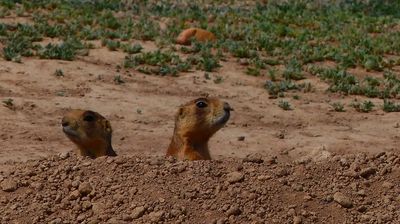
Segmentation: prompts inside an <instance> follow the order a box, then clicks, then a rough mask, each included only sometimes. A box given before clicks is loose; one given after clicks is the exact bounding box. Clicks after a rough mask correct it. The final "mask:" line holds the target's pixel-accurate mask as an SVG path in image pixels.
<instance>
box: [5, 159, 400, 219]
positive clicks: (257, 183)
mask: <svg viewBox="0 0 400 224" xmlns="http://www.w3.org/2000/svg"><path fill="white" fill-rule="evenodd" d="M399 186H400V155H399V154H397V153H392V152H386V153H379V154H375V155H367V154H349V155H340V156H339V155H336V156H332V157H329V158H327V159H326V160H322V161H319V162H315V161H312V160H298V161H293V162H285V161H284V160H283V159H281V158H279V157H278V158H276V157H264V156H261V155H257V154H254V155H250V156H248V157H246V158H245V159H237V158H236V159H231V158H225V159H224V160H212V161H195V162H187V161H183V162H182V161H175V160H174V159H172V158H163V157H124V156H120V157H115V158H110V157H101V158H98V159H95V160H91V159H87V158H81V157H76V156H74V155H71V154H69V153H63V154H60V155H57V156H53V157H50V158H46V159H40V160H32V161H28V162H25V163H16V164H14V165H12V169H10V171H2V172H0V188H1V190H0V214H2V216H1V217H0V219H1V223H53V224H56V223H132V222H134V223H399V221H400V209H399V208H400V187H399Z"/></svg>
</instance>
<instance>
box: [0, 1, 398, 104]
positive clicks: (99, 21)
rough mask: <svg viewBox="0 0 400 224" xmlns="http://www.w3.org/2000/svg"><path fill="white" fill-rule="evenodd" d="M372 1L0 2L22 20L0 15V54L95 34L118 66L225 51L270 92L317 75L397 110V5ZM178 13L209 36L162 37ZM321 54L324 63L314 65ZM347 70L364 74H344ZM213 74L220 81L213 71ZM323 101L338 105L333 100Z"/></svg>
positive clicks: (190, 66) (209, 66) (71, 47)
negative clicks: (186, 41)
mask: <svg viewBox="0 0 400 224" xmlns="http://www.w3.org/2000/svg"><path fill="white" fill-rule="evenodd" d="M374 2H375V1H364V2H362V1H357V3H351V2H349V1H340V3H338V4H332V3H317V2H315V1H307V0H301V1H295V0H289V1H270V2H268V3H267V4H264V3H260V2H254V4H248V5H246V6H245V5H244V3H242V2H235V3H233V4H225V3H226V1H208V0H206V2H204V3H207V4H203V3H198V2H192V3H190V4H189V6H190V7H188V6H187V5H186V4H182V3H179V2H178V3H176V2H173V1H169V0H166V1H161V2H160V1H153V0H150V1H144V2H142V3H141V4H134V5H126V4H127V3H125V2H121V1H115V0H104V1H103V0H102V1H98V2H96V4H89V3H84V2H80V1H47V2H46V1H27V0H21V1H2V2H0V6H1V10H0V17H4V16H6V15H11V14H15V15H17V16H23V17H29V18H32V21H31V22H30V23H17V24H11V23H4V22H3V23H0V42H1V44H2V45H3V46H4V47H3V48H2V56H3V57H4V59H6V60H8V61H13V62H19V63H21V62H23V60H24V57H38V58H42V59H58V60H75V59H76V57H77V56H78V55H80V56H85V55H87V54H88V52H89V51H88V50H89V49H91V48H93V47H96V45H95V44H93V42H89V41H92V40H101V43H102V45H103V47H106V48H108V49H109V50H110V51H119V50H122V51H123V52H124V53H125V54H126V57H125V60H124V61H123V62H122V63H121V66H122V65H123V66H122V67H123V68H125V69H135V70H136V71H138V72H141V73H144V74H155V75H161V76H164V75H171V76H178V75H179V73H182V72H188V71H190V70H202V71H205V72H216V71H218V69H219V67H221V64H222V63H221V62H222V61H227V60H229V58H232V57H233V58H236V61H237V63H241V62H243V61H244V63H242V64H241V65H242V66H243V67H244V70H243V73H245V74H247V75H249V76H257V77H263V76H264V75H265V76H267V77H268V79H269V81H267V82H266V84H265V85H264V87H265V89H266V90H267V91H268V93H269V94H270V97H271V98H277V97H284V96H285V93H286V92H288V91H292V92H297V91H302V92H305V93H307V92H313V91H314V90H315V88H314V86H312V85H311V83H310V82H307V81H305V82H304V81H300V80H303V79H307V78H308V77H309V75H310V74H311V75H314V76H316V77H318V78H319V79H321V80H323V81H325V82H327V83H328V84H329V87H328V91H330V92H334V93H340V94H343V95H361V96H366V97H370V98H381V99H385V101H384V105H383V107H382V108H383V109H384V110H385V111H392V110H397V109H395V108H396V107H395V106H394V105H392V104H391V101H389V99H394V98H396V97H398V95H399V93H400V78H399V74H398V72H396V70H394V69H393V68H394V67H395V66H399V65H400V59H399V58H398V55H399V53H400V44H399V43H400V36H399V35H398V34H397V32H395V30H396V26H397V24H399V22H400V15H399V13H398V12H399V11H400V10H399V9H400V5H399V4H397V3H391V4H389V2H387V1H384V2H382V3H381V4H376V3H374ZM172 3H174V4H173V10H172ZM128 6H129V7H128ZM37 12H45V13H37ZM117 12H118V13H117ZM132 12H133V13H135V15H137V16H136V17H134V18H133V17H132V16H131V14H132ZM383 15H384V16H383ZM210 18H212V22H209V19H210ZM238 18H243V19H238ZM183 21H190V22H191V23H192V25H193V24H197V25H198V26H199V27H201V28H205V29H207V30H209V31H211V32H213V33H214V34H216V36H217V39H218V41H216V42H213V43H201V42H197V41H196V40H193V41H192V44H191V45H190V46H181V47H176V46H174V45H172V44H173V43H174V40H175V38H176V36H177V35H178V33H179V32H180V31H181V30H182V29H183V28H185V27H187V26H188V25H187V24H185V22H183ZM50 38H51V39H50ZM49 39H50V40H51V41H50V42H48V40H49ZM44 40H46V41H45V42H43V41H44ZM135 40H136V43H135V42H134V41H135ZM137 40H139V41H153V42H154V43H155V44H156V46H157V48H158V49H155V50H151V51H148V50H144V49H143V46H142V45H141V44H139V43H137ZM182 54H184V55H185V56H182ZM389 55H391V56H390V57H389ZM393 56H396V57H393ZM326 61H329V62H330V63H331V65H329V66H328V65H327V64H325V63H320V62H326ZM328 64H329V63H328ZM349 68H358V69H361V71H362V72H363V73H365V74H367V75H362V76H359V75H356V74H353V72H350V70H349ZM55 75H56V76H62V72H61V73H57V72H56V73H55ZM205 78H206V79H211V78H210V77H209V75H205ZM213 81H214V83H216V84H218V83H220V82H222V81H223V79H222V78H221V77H220V76H215V77H213ZM116 82H118V83H119V81H116ZM296 98H297V97H296ZM294 99H295V98H294ZM386 99H387V100H386ZM332 107H333V108H334V110H335V111H341V109H340V106H339V105H332ZM360 111H363V110H362V109H360Z"/></svg>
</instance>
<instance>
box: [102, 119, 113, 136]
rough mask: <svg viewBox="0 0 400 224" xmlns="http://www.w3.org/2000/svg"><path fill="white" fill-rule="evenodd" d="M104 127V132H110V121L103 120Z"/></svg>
mask: <svg viewBox="0 0 400 224" xmlns="http://www.w3.org/2000/svg"><path fill="white" fill-rule="evenodd" d="M104 129H105V131H106V133H110V134H111V133H112V128H111V123H110V122H109V121H107V120H106V121H104Z"/></svg>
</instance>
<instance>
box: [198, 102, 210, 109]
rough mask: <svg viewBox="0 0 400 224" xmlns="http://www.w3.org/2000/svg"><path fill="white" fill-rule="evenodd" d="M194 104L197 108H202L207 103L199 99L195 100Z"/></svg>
mask: <svg viewBox="0 0 400 224" xmlns="http://www.w3.org/2000/svg"><path fill="white" fill-rule="evenodd" d="M196 106H197V107H198V108H204V107H207V106H208V105H207V103H206V102H204V101H201V100H200V101H197V102H196Z"/></svg>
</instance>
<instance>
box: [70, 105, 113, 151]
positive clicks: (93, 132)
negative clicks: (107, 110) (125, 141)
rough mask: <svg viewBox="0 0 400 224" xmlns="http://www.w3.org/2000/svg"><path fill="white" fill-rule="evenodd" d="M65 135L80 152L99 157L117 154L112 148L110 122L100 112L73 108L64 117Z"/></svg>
mask: <svg viewBox="0 0 400 224" xmlns="http://www.w3.org/2000/svg"><path fill="white" fill-rule="evenodd" d="M62 126H63V131H64V133H65V135H66V136H67V137H68V138H69V139H70V140H71V141H72V142H73V143H75V145H76V146H78V149H79V154H80V155H82V156H89V157H91V158H97V157H100V156H116V155H117V154H116V153H115V151H114V150H113V148H112V145H111V137H112V128H111V124H110V122H109V121H108V120H107V119H106V118H104V117H103V116H101V115H100V114H99V113H96V112H93V111H88V110H77V109H75V110H71V111H69V112H68V113H67V114H66V115H65V116H64V117H63V119H62Z"/></svg>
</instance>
